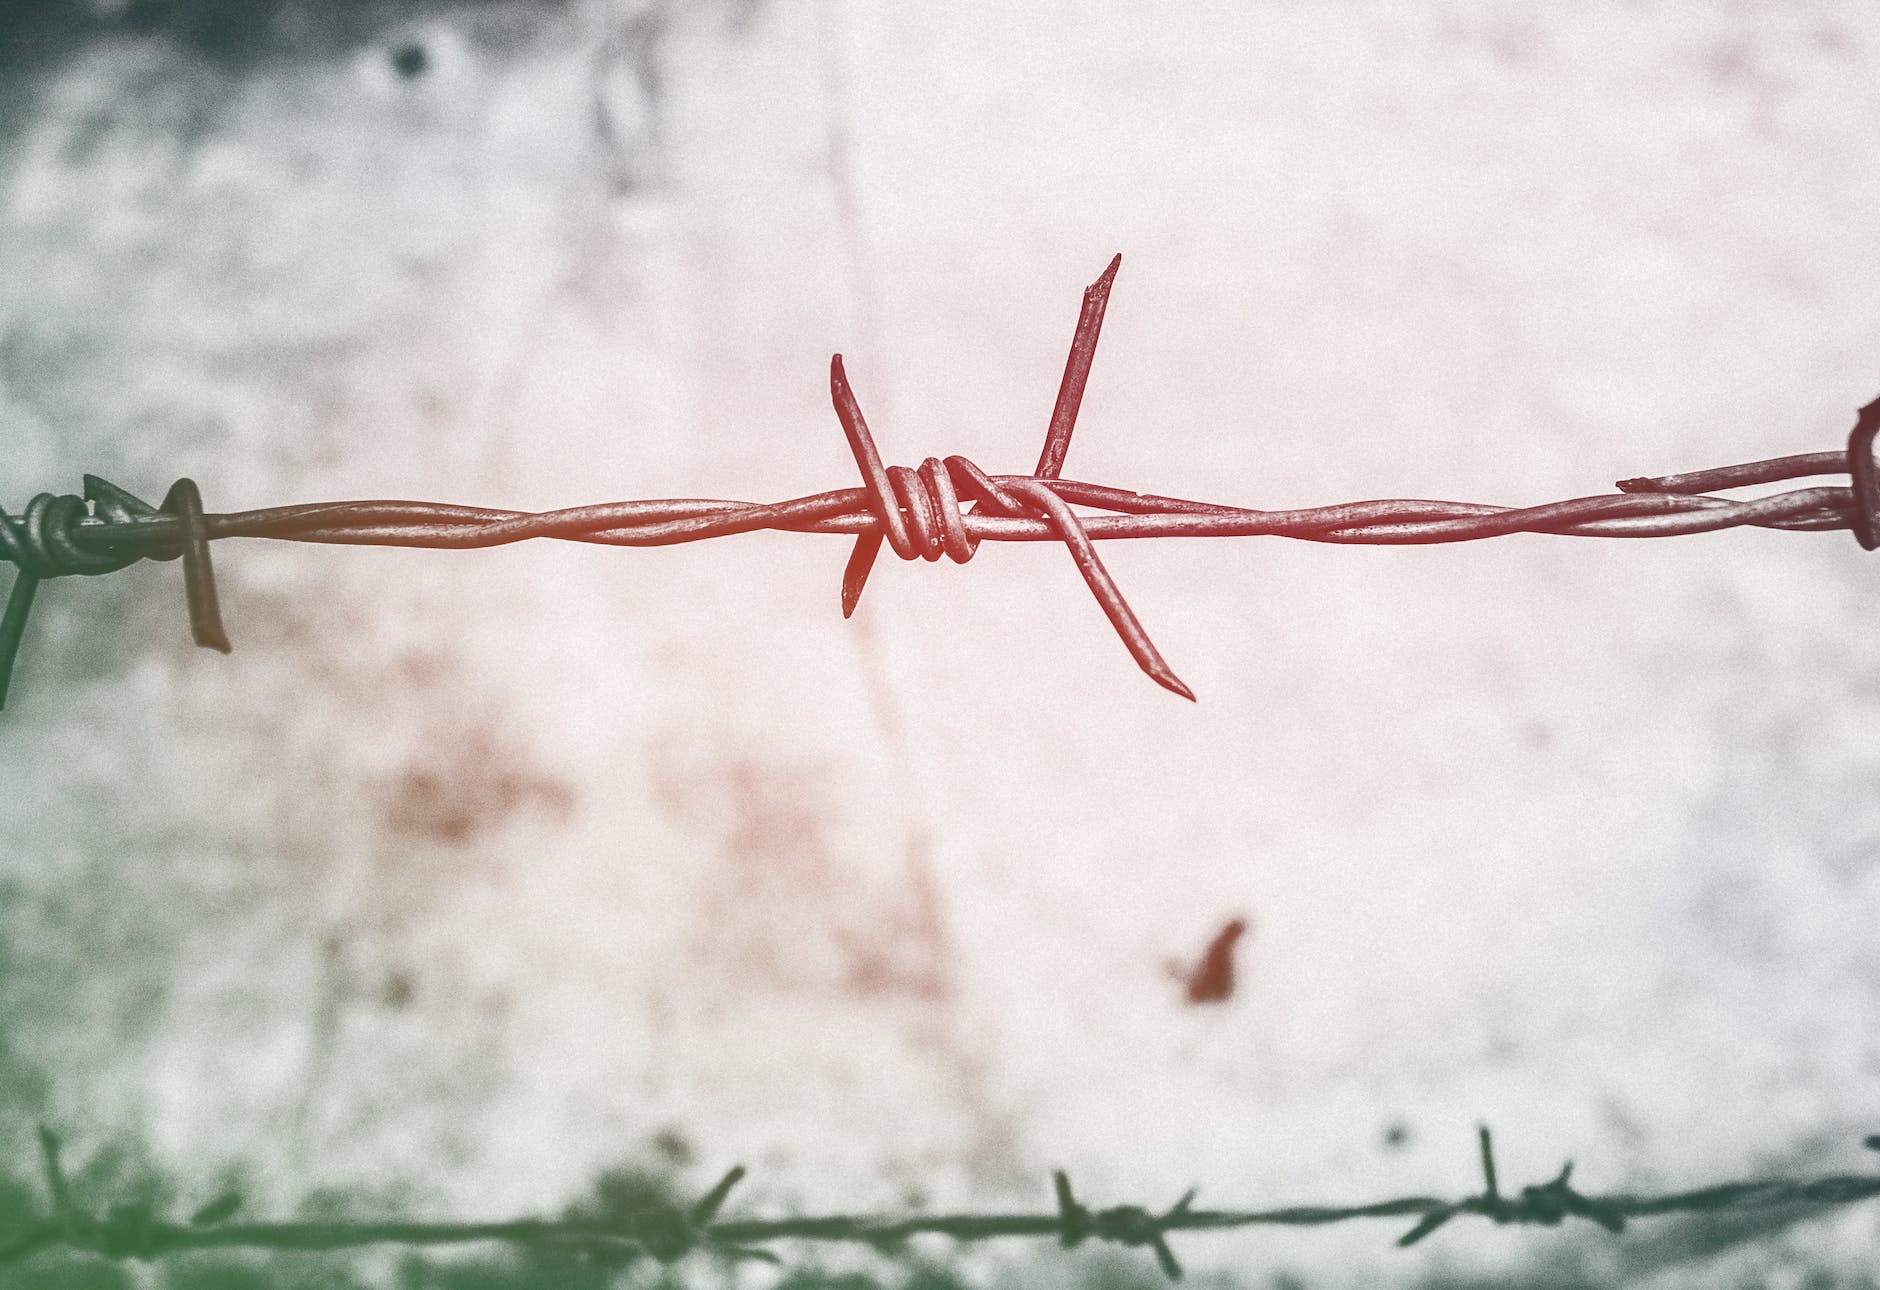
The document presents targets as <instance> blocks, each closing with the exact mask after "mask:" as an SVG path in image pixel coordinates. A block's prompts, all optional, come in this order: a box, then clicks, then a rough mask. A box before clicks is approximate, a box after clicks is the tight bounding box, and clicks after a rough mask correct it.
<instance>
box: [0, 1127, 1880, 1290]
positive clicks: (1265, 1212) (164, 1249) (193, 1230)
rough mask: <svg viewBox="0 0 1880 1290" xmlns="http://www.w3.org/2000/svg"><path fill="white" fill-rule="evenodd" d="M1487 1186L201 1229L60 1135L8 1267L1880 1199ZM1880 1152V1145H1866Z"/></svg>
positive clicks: (756, 1251) (20, 1224)
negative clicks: (279, 1253) (948, 1207)
mask: <svg viewBox="0 0 1880 1290" xmlns="http://www.w3.org/2000/svg"><path fill="white" fill-rule="evenodd" d="M1478 1132H1479V1141H1480V1148H1481V1165H1482V1175H1483V1186H1482V1190H1481V1191H1480V1192H1477V1193H1476V1194H1474V1195H1471V1196H1465V1197H1463V1198H1462V1199H1460V1200H1441V1199H1436V1198H1433V1197H1428V1196H1405V1197H1400V1198H1398V1199H1395V1200H1385V1201H1377V1202H1374V1203H1372V1204H1367V1205H1296V1206H1290V1207H1287V1208H1283V1209H1261V1210H1210V1209H1196V1208H1195V1207H1194V1199H1195V1192H1194V1191H1192V1190H1191V1191H1189V1192H1188V1193H1187V1194H1186V1195H1185V1196H1183V1197H1182V1198H1181V1199H1180V1200H1178V1201H1176V1202H1175V1204H1173V1205H1171V1206H1169V1207H1168V1208H1167V1209H1162V1210H1152V1209H1147V1208H1144V1207H1142V1206H1139V1205H1114V1206H1110V1207H1108V1208H1104V1209H1091V1208H1089V1207H1088V1206H1086V1205H1085V1204H1084V1203H1083V1202H1082V1201H1081V1200H1079V1199H1078V1198H1077V1195H1076V1193H1075V1192H1074V1191H1073V1190H1072V1188H1071V1183H1070V1179H1069V1178H1068V1177H1066V1176H1065V1175H1064V1173H1063V1172H1062V1171H1059V1172H1057V1173H1055V1174H1053V1175H1052V1184H1053V1187H1054V1189H1055V1192H1056V1201H1057V1204H1056V1207H1055V1209H1054V1210H1053V1211H1051V1212H1048V1213H1033V1214H915V1215H910V1216H904V1217H894V1216H882V1215H840V1214H837V1215H825V1216H821V1217H799V1218H775V1219H725V1218H721V1217H719V1211H720V1210H721V1209H722V1208H723V1207H724V1204H725V1201H726V1200H727V1199H728V1198H729V1196H730V1194H731V1190H732V1188H733V1187H735V1186H736V1185H737V1184H738V1182H739V1181H740V1180H742V1179H743V1178H744V1176H745V1171H744V1169H743V1168H742V1167H741V1166H740V1167H738V1168H734V1169H732V1170H731V1171H730V1172H728V1173H726V1174H725V1175H724V1176H723V1177H722V1178H720V1179H719V1181H718V1183H717V1185H716V1186H714V1187H712V1189H711V1190H710V1191H708V1192H706V1193H705V1195H704V1196H703V1197H701V1198H700V1199H699V1200H697V1201H696V1202H694V1203H692V1204H690V1205H686V1206H683V1207H681V1206H678V1205H674V1204H671V1203H660V1204H655V1205H652V1206H650V1207H648V1208H646V1209H643V1210H640V1211H638V1212H635V1213H632V1214H628V1215H624V1216H618V1217H612V1218H605V1219H596V1218H563V1219H539V1218H530V1219H516V1220H511V1221H505V1222H484V1223H477V1222H470V1223H439V1222H429V1223H427V1222H402V1221H396V1220H387V1221H379V1222H372V1221H365V1222H358V1221H349V1222H323V1221H309V1222H299V1223H293V1222H278V1223H266V1222H236V1221H232V1220H234V1218H235V1216H236V1214H237V1212H238V1211H239V1210H240V1208H241V1198H240V1196H239V1195H238V1194H237V1193H233V1192H229V1193H224V1194H222V1195H220V1196H218V1197H216V1198H215V1199H214V1200H211V1201H210V1202H209V1203H208V1204H206V1205H204V1206H203V1207H202V1208H200V1209H198V1210H196V1211H195V1213H193V1214H192V1215H190V1217H189V1218H187V1219H185V1220H181V1221H178V1220H172V1219H165V1218H162V1217H160V1216H158V1215H157V1214H156V1213H155V1212H154V1211H153V1210H152V1209H151V1208H150V1207H149V1206H148V1205H113V1206H110V1207H108V1208H106V1209H104V1210H102V1211H94V1210H91V1209H87V1208H86V1207H85V1206H84V1205H83V1204H82V1203H81V1202H80V1201H79V1199H78V1198H77V1196H76V1195H75V1194H74V1191H73V1187H72V1184H71V1182H70V1181H69V1180H68V1179H67V1176H66V1173H65V1169H64V1167H63V1165H62V1163H61V1159H60V1143H59V1139H58V1137H57V1136H55V1135H54V1134H53V1133H52V1132H51V1131H50V1130H48V1129H43V1128H42V1129H41V1130H40V1131H39V1146H40V1165H41V1170H42V1172H43V1175H44V1178H45V1184H46V1191H47V1196H48V1199H49V1200H50V1201H51V1213H50V1214H49V1215H22V1214H0V1233H5V1235H4V1236H0V1267H3V1266H6V1265H9V1264H14V1263H21V1262H24V1261H26V1260H28V1259H32V1258H35V1257H38V1256H41V1255H51V1254H58V1253H64V1254H67V1255H73V1254H77V1255H90V1256H93V1257H98V1258H104V1259H109V1260H114V1261H123V1260H133V1259H134V1260H145V1261H148V1260H155V1259H161V1258H164V1257H166V1256H168V1255H172V1254H180V1253H185V1252H190V1251H202V1250H233V1249H248V1250H290V1251H302V1252H305V1251H321V1250H329V1251H330V1250H345V1249H357V1248H361V1247H364V1246H369V1245H402V1246H407V1247H429V1246H445V1245H468V1244H476V1243H486V1244H502V1245H508V1246H511V1247H512V1248H516V1249H519V1250H524V1251H537V1252H547V1251H557V1252H562V1253H567V1254H575V1255H587V1256H591V1257H611V1258H614V1259H622V1260H634V1259H639V1258H650V1259H653V1260H655V1261H657V1262H659V1263H662V1264H673V1263H677V1262H678V1261H680V1260H681V1259H684V1258H686V1257H687V1256H688V1255H691V1254H694V1253H700V1254H704V1255H706V1256H708V1257H711V1258H714V1259H717V1260H719V1261H720V1262H733V1263H735V1262H745V1261H752V1260H756V1261H762V1262H767V1263H777V1262H780V1260H779V1259H778V1257H777V1255H775V1254H773V1253H772V1252H770V1251H769V1250H766V1249H763V1248H760V1247H762V1246H766V1245H770V1244H773V1243H776V1242H779V1241H811V1242H849V1243H854V1244H862V1245H868V1246H872V1247H874V1248H875V1249H876V1250H877V1251H879V1252H880V1253H882V1254H884V1255H889V1256H892V1255H895V1254H898V1253H901V1252H903V1251H904V1250H905V1248H906V1246H907V1243H908V1242H909V1241H910V1240H911V1239H913V1238H915V1237H920V1236H938V1237H946V1238H950V1239H952V1240H956V1241H983V1240H992V1239H995V1238H1000V1237H1033V1238H1037V1237H1046V1238H1056V1240H1057V1242H1058V1244H1059V1245H1060V1246H1062V1247H1063V1248H1064V1249H1067V1250H1068V1249H1073V1248H1075V1247H1077V1246H1078V1245H1081V1244H1082V1243H1084V1242H1085V1241H1090V1240H1095V1241H1104V1242H1108V1243H1111V1244H1114V1245H1120V1246H1126V1247H1131V1248H1140V1249H1146V1250H1148V1251H1149V1252H1150V1253H1151V1254H1152V1255H1153V1256H1154V1258H1155V1261H1156V1263H1157V1265H1158V1266H1160V1267H1161V1269H1162V1271H1163V1272H1164V1273H1165V1274H1166V1275H1167V1276H1168V1278H1169V1279H1170V1280H1180V1279H1181V1276H1182V1266H1181V1264H1180V1262H1178V1261H1177V1260H1176V1258H1175V1255H1174V1252H1173V1251H1172V1250H1171V1249H1170V1248H1169V1236H1170V1235H1171V1234H1172V1233H1177V1232H1205V1231H1225V1230H1229V1229H1236V1228H1246V1227H1321V1226H1325V1225H1327V1224H1331V1223H1344V1222H1350V1221H1354V1220H1358V1219H1378V1218H1383V1219H1414V1220H1415V1225H1414V1226H1412V1227H1411V1228H1410V1229H1409V1231H1407V1232H1405V1233H1404V1234H1403V1235H1402V1236H1401V1237H1399V1238H1398V1239H1397V1244H1398V1245H1401V1246H1409V1245H1415V1244H1416V1243H1418V1242H1419V1241H1421V1240H1423V1239H1424V1238H1425V1237H1427V1236H1429V1235H1431V1234H1432V1233H1433V1232H1435V1231H1436V1230H1437V1229H1438V1228H1440V1227H1442V1226H1444V1225H1445V1224H1446V1223H1448V1222H1449V1221H1450V1220H1451V1219H1454V1218H1458V1217H1464V1216H1474V1217H1478V1218H1484V1219H1487V1220H1488V1221H1490V1222H1492V1223H1495V1224H1498V1225H1500V1226H1539V1227H1554V1226H1558V1225H1559V1224H1561V1223H1563V1222H1565V1221H1566V1220H1568V1219H1575V1218H1578V1219H1585V1220H1588V1221H1589V1222H1592V1223H1595V1224H1597V1225H1598V1226H1600V1227H1602V1228H1604V1229H1605V1230H1606V1231H1608V1232H1611V1233H1614V1234H1618V1233H1621V1232H1623V1231H1624V1230H1625V1228H1626V1225H1627V1222H1628V1220H1631V1219H1636V1218H1654V1217H1661V1216H1664V1215H1670V1214H1716V1213H1735V1212H1750V1211H1767V1210H1772V1209H1777V1210H1780V1209H1787V1210H1791V1211H1801V1210H1807V1209H1825V1208H1828V1207H1832V1206H1840V1205H1850V1204H1854V1203H1857V1202H1860V1201H1864V1200H1869V1199H1872V1198H1874V1197H1876V1196H1880V1175H1863V1174H1831V1175H1825V1176H1822V1177H1817V1178H1810V1179H1762V1180H1756V1181H1749V1182H1733V1183H1722V1184H1719V1185H1716V1186H1712V1187H1703V1188H1699V1189H1697V1190H1695V1191H1684V1192H1675V1193H1668V1194H1664V1195H1657V1196H1650V1195H1633V1194H1628V1193H1617V1194H1612V1195H1604V1196H1589V1195H1586V1194H1584V1193H1582V1192H1580V1191H1577V1190H1575V1188H1574V1187H1573V1185H1572V1182H1571V1175H1572V1171H1573V1166H1572V1165H1570V1164H1569V1165H1567V1166H1565V1167H1563V1168H1562V1169H1561V1171H1560V1172H1559V1173H1558V1174H1557V1175H1555V1176H1554V1177H1553V1178H1552V1179H1551V1180H1549V1181H1548V1182H1545V1183H1540V1184H1537V1185H1533V1186H1527V1187H1523V1188H1522V1189H1521V1190H1520V1191H1519V1192H1518V1193H1516V1194H1514V1195H1512V1196H1510V1195H1505V1194H1503V1193H1502V1191H1501V1189H1500V1186H1499V1183H1498V1181H1497V1178H1496V1173H1495V1153H1494V1146H1493V1143H1492V1141H1491V1139H1490V1137H1489V1132H1488V1130H1487V1128H1482V1129H1480V1130H1479V1131H1478ZM1865 1145H1866V1146H1867V1147H1869V1148H1870V1149H1875V1150H1880V1137H1872V1138H1868V1139H1867V1140H1866V1144H1865Z"/></svg>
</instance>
